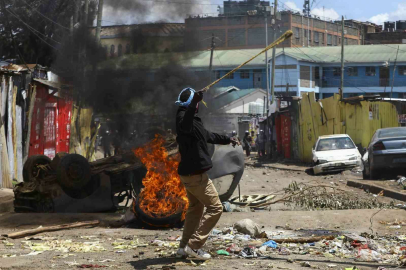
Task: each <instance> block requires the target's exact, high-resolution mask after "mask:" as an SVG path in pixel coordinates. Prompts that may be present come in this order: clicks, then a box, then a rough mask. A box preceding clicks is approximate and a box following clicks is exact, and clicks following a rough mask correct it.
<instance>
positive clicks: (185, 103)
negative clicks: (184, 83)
mask: <svg viewBox="0 0 406 270" xmlns="http://www.w3.org/2000/svg"><path fill="white" fill-rule="evenodd" d="M187 90H189V91H190V96H189V98H188V100H187V101H185V102H182V101H180V96H181V95H182V93H183V92H185V91H187ZM195 93H196V91H195V90H194V89H193V88H190V87H187V88H185V89H183V90H182V91H181V92H180V94H179V96H178V100H177V101H176V102H175V104H176V105H178V106H180V107H188V106H189V105H190V103H191V102H192V99H193V96H194V95H195Z"/></svg>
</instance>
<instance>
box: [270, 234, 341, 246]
mask: <svg viewBox="0 0 406 270" xmlns="http://www.w3.org/2000/svg"><path fill="white" fill-rule="evenodd" d="M335 238H336V236H334V235H322V236H313V237H302V238H292V239H290V238H286V239H272V240H273V241H275V242H276V243H279V244H282V243H301V244H303V243H315V242H319V241H321V240H334V239H335Z"/></svg>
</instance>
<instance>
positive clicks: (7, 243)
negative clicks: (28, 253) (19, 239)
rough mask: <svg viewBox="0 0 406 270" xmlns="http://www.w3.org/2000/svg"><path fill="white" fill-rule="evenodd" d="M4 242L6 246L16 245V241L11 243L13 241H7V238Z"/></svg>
mask: <svg viewBox="0 0 406 270" xmlns="http://www.w3.org/2000/svg"><path fill="white" fill-rule="evenodd" d="M3 244H4V245H5V246H6V247H12V246H14V243H11V242H9V241H7V240H3Z"/></svg>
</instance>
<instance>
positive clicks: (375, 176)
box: [369, 165, 379, 180]
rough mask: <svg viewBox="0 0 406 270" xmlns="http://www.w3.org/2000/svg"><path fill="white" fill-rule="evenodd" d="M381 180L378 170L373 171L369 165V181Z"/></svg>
mask: <svg viewBox="0 0 406 270" xmlns="http://www.w3.org/2000/svg"><path fill="white" fill-rule="evenodd" d="M378 178H379V174H378V172H377V171H376V170H373V169H372V168H371V165H369V179H371V180H377V179H378Z"/></svg>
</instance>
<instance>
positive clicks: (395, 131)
mask: <svg viewBox="0 0 406 270" xmlns="http://www.w3.org/2000/svg"><path fill="white" fill-rule="evenodd" d="M403 136H406V128H388V129H382V130H380V131H379V134H378V138H391V137H403Z"/></svg>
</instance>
